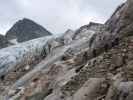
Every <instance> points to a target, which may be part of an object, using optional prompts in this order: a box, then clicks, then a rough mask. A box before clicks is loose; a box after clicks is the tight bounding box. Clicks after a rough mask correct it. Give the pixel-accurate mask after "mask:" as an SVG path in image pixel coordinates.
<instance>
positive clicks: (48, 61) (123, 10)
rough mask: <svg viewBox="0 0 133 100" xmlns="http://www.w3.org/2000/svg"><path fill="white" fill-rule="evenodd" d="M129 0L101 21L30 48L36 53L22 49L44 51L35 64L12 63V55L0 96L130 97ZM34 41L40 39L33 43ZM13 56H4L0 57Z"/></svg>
mask: <svg viewBox="0 0 133 100" xmlns="http://www.w3.org/2000/svg"><path fill="white" fill-rule="evenodd" d="M132 4H133V2H132V0H127V2H126V3H125V4H123V5H121V6H120V7H118V9H117V10H116V11H115V12H114V14H113V15H112V16H111V18H110V19H109V20H108V21H107V22H106V23H105V24H104V25H102V24H97V23H90V24H89V25H85V26H83V27H81V28H80V29H78V30H76V31H71V30H68V31H67V32H66V33H64V35H63V36H60V37H52V38H49V39H48V41H46V43H44V44H43V45H41V47H40V48H38V47H37V46H35V47H37V48H38V50H37V51H36V52H34V51H35V47H33V48H34V49H30V50H31V53H30V54H29V51H27V52H28V54H29V56H30V55H35V54H39V55H38V56H37V57H39V58H41V57H42V54H43V55H45V56H43V58H41V59H39V60H38V62H37V63H36V64H34V63H33V62H34V61H36V60H32V61H31V60H29V61H31V63H30V64H29V63H27V64H24V65H21V66H16V65H17V63H18V64H20V63H19V62H18V61H17V60H15V59H14V61H16V63H13V65H12V66H8V68H9V69H12V70H9V71H8V72H7V73H6V74H4V76H3V75H0V76H1V80H0V97H1V99H2V100H132V98H133V56H132V55H133V35H132V31H133V28H132V23H133V20H132V10H133V8H132ZM126 16H128V18H127V17H126ZM35 41H40V40H38V39H37V40H33V41H32V43H34V42H35ZM32 43H30V41H29V45H27V47H31V48H32V45H33V44H32ZM25 44H27V42H25V43H23V45H24V46H25ZM38 44H40V43H39V42H38ZM21 45H22V44H20V46H21ZM16 47H18V46H17V45H16V46H14V47H9V48H6V51H8V52H11V50H12V49H13V48H16ZM11 48H12V49H11ZM23 48H25V47H22V48H21V49H22V50H23ZM42 48H43V49H42ZM10 49H11V50H10ZM27 50H29V49H28V48H27ZM1 52H3V51H1V50H0V53H1ZM27 52H26V53H25V52H23V55H25V54H27ZM20 53H21V51H20ZM14 55H18V53H17V52H15V53H14ZM12 56H13V55H12V54H11V55H8V57H7V55H5V56H4V55H3V57H0V60H3V58H6V57H7V58H10V57H12ZM21 58H23V57H21ZM28 58H29V57H24V60H25V61H27V59H28ZM21 60H23V59H20V60H19V61H20V62H21ZM5 61H7V63H8V61H9V60H8V59H7V60H6V59H5ZM25 61H24V62H25ZM7 63H6V62H5V63H3V65H2V66H0V71H4V70H3V69H1V68H6V66H7Z"/></svg>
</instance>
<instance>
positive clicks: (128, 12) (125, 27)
mask: <svg viewBox="0 0 133 100" xmlns="http://www.w3.org/2000/svg"><path fill="white" fill-rule="evenodd" d="M132 4H133V1H132V0H127V2H126V3H124V4H122V5H121V6H119V7H118V8H117V10H116V11H115V12H114V14H113V15H112V16H111V18H110V19H109V20H108V21H107V22H106V25H108V29H109V30H110V32H112V33H120V34H121V36H123V35H130V34H131V35H132V32H133V31H132V29H133V22H132V21H133V14H132V12H133V7H132Z"/></svg>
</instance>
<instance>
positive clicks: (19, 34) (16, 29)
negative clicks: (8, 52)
mask: <svg viewBox="0 0 133 100" xmlns="http://www.w3.org/2000/svg"><path fill="white" fill-rule="evenodd" d="M48 35H51V33H50V32H49V31H48V30H46V29H45V28H43V27H42V26H41V25H38V24H36V23H35V22H33V21H32V20H30V19H26V18H24V19H22V20H19V21H18V22H16V23H15V24H14V25H13V27H12V28H11V29H10V30H9V31H8V32H7V33H6V38H7V39H8V40H13V39H17V41H18V42H24V41H28V40H31V39H35V38H39V37H43V36H48Z"/></svg>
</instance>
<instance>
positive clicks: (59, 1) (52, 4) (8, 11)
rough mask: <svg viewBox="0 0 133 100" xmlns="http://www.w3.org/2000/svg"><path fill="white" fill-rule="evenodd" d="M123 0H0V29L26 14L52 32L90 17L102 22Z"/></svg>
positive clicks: (84, 21)
mask: <svg viewBox="0 0 133 100" xmlns="http://www.w3.org/2000/svg"><path fill="white" fill-rule="evenodd" d="M123 1H124V0H0V14H1V15H0V33H2V34H5V32H6V31H7V30H8V29H9V28H10V27H11V26H12V25H13V24H14V23H15V22H16V21H17V20H19V19H21V18H23V17H26V18H30V19H32V20H34V21H35V22H37V23H39V24H41V25H42V26H44V27H45V28H47V29H48V30H50V31H51V32H52V33H55V34H57V33H63V32H64V31H66V30H67V29H77V28H78V27H80V26H82V25H84V24H88V23H89V22H90V21H96V22H101V23H104V22H105V21H106V20H107V19H108V18H109V16H110V15H111V13H112V12H113V11H114V9H115V8H116V7H117V6H118V5H119V4H120V3H121V2H123Z"/></svg>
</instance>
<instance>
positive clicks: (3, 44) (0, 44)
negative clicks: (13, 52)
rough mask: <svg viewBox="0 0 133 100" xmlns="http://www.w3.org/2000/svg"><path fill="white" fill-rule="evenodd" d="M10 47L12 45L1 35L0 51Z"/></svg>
mask: <svg viewBox="0 0 133 100" xmlns="http://www.w3.org/2000/svg"><path fill="white" fill-rule="evenodd" d="M9 45H10V43H9V42H8V40H7V39H6V38H5V37H4V36H3V35H0V49H1V48H5V47H7V46H9Z"/></svg>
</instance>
